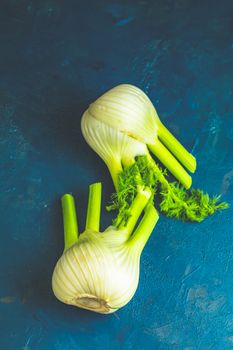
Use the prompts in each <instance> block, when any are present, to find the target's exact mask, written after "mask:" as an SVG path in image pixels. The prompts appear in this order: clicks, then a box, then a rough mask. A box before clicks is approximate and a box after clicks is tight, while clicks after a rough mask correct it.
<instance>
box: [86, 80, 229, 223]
mask: <svg viewBox="0 0 233 350" xmlns="http://www.w3.org/2000/svg"><path fill="white" fill-rule="evenodd" d="M81 128H82V133H83V136H84V138H85V140H86V141H87V143H88V144H89V145H90V146H91V147H92V149H93V150H94V151H95V152H96V153H97V154H98V155H99V156H100V157H101V158H102V159H103V160H104V162H105V163H106V165H107V167H108V169H109V171H110V174H111V177H112V179H113V182H114V185H115V188H116V193H115V194H114V195H113V196H112V202H111V204H110V205H109V206H108V209H109V210H114V209H117V210H118V211H119V215H118V216H117V218H116V219H115V221H114V224H115V225H116V226H117V227H118V225H120V224H122V223H124V222H125V221H126V220H127V215H126V208H127V207H128V208H129V206H130V203H132V201H133V199H134V198H135V196H136V195H137V192H138V189H139V188H143V187H144V186H146V187H149V188H150V190H151V192H152V197H151V200H153V197H155V196H156V198H157V200H158V201H159V202H160V204H159V206H160V210H161V211H162V212H163V213H164V214H166V215H167V216H170V217H174V218H177V219H182V220H190V221H198V222H200V221H202V220H203V219H204V218H206V217H207V216H209V215H211V214H213V213H214V212H215V211H216V210H221V209H225V208H227V207H228V205H227V204H226V203H218V200H219V197H213V198H210V197H209V196H208V194H204V193H203V192H202V191H201V190H196V189H192V190H191V191H190V192H187V191H185V189H189V188H190V186H191V184H192V179H191V176H190V175H189V174H188V173H187V171H186V170H185V169H184V167H183V166H185V167H186V168H187V169H188V170H189V171H191V172H194V171H195V169H196V160H195V158H194V157H193V156H192V155H191V154H190V153H189V152H188V151H187V150H186V149H185V148H184V147H183V146H182V145H181V144H180V143H179V142H178V141H177V140H176V139H175V137H174V136H173V135H172V134H171V133H170V132H169V131H168V130H167V129H166V127H165V126H164V125H163V124H162V122H161V121H160V119H159V117H158V115H157V112H156V110H155V108H154V106H153V105H152V103H151V101H150V100H149V98H148V97H147V96H146V95H145V94H144V92H143V91H141V90H140V89H138V88H137V87H135V86H133V85H129V84H123V85H119V86H116V87H115V88H113V89H111V90H109V91H107V92H106V93H105V94H103V95H102V96H101V97H99V98H98V99H97V100H96V101H95V102H93V103H92V104H91V105H90V106H89V108H88V109H87V110H86V111H85V113H84V114H83V116H82V120H81ZM150 152H152V153H153V154H154V155H155V156H156V157H157V158H158V159H159V160H160V161H161V163H163V164H164V166H165V170H162V169H161V168H160V167H159V166H158V164H157V163H156V162H155V161H154V159H153V158H152V156H151V154H150ZM181 164H183V166H182V165H181ZM166 169H168V170H169V171H170V172H171V174H173V176H174V177H175V178H176V179H177V180H178V181H179V182H180V184H179V183H177V182H170V181H169V180H168V178H167V176H166V175H167V173H166Z"/></svg>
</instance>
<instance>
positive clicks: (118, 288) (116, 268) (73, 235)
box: [52, 183, 158, 314]
mask: <svg viewBox="0 0 233 350" xmlns="http://www.w3.org/2000/svg"><path fill="white" fill-rule="evenodd" d="M150 196H151V192H150V190H149V189H147V188H144V189H139V191H138V193H137V195H136V197H135V198H134V200H133V202H132V204H131V206H130V208H129V213H130V215H129V216H128V219H127V221H126V223H125V225H120V226H119V227H118V228H116V227H114V226H109V227H108V228H107V229H106V230H105V231H103V232H99V225H100V208H101V184H100V183H96V184H93V185H91V186H90V190H89V200H88V210H87V219H86V228H85V231H84V232H83V233H82V234H81V235H79V234H78V225H77V218H76V211H75V203H74V198H73V197H72V196H71V195H70V194H65V195H64V196H63V197H62V208H63V220H64V238H65V239H64V240H65V249H64V252H63V254H62V256H61V258H60V259H59V260H58V262H57V264H56V266H55V269H54V272H53V276H52V288H53V292H54V294H55V296H56V297H57V298H58V299H59V300H60V301H62V302H64V303H66V304H70V305H74V306H77V307H80V308H84V309H88V310H91V311H95V312H98V313H103V314H108V313H112V312H114V311H116V310H117V309H119V308H121V307H122V306H124V305H125V304H127V303H128V302H129V300H130V299H131V298H132V297H133V295H134V293H135V291H136V289H137V285H138V279H139V261H140V255H141V252H142V250H143V248H144V246H145V244H146V242H147V240H148V239H149V237H150V234H151V232H152V231H153V228H154V226H155V224H156V222H157V220H158V213H157V211H156V209H155V208H154V207H153V205H151V204H148V202H149V199H150ZM143 210H145V213H144V214H143V217H142V219H141V220H140V222H139V224H137V222H138V219H139V217H140V215H141V213H142V211H143ZM135 226H136V229H135Z"/></svg>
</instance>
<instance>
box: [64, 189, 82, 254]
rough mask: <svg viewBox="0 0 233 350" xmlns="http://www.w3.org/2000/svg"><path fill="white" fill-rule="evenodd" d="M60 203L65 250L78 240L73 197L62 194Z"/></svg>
mask: <svg viewBox="0 0 233 350" xmlns="http://www.w3.org/2000/svg"><path fill="white" fill-rule="evenodd" d="M61 202H62V211H63V222H64V243H65V250H67V249H69V248H70V247H71V246H72V245H73V244H75V243H76V242H77V240H78V223H77V216H76V209H75V202H74V197H73V196H72V195H71V194H64V195H63V196H62V198H61Z"/></svg>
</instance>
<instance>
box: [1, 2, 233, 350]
mask: <svg viewBox="0 0 233 350" xmlns="http://www.w3.org/2000/svg"><path fill="white" fill-rule="evenodd" d="M232 12H233V5H232V1H231V0H229V1H227V0H222V1H215V0H210V1H208V0H205V1H192V0H179V1H178V0H173V1H171V0H158V1H138V0H135V1H133V0H131V1H129V0H128V1H123V0H122V1H117V0H116V1H107V0H106V1H102V0H99V1H93V2H92V1H90V0H88V1H75V0H73V1H69V0H67V1H58V0H45V1H42V0H39V1H36V0H30V1H29V0H28V1H26V0H22V1H16V0H7V1H3V0H2V1H1V2H0V45H1V46H0V47H1V54H0V154H1V159H0V167H1V169H0V206H1V211H0V222H1V244H0V276H1V283H0V348H1V349H5V350H17V349H19V350H47V349H48V350H72V349H75V350H89V349H90V350H91V349H96V350H103V349H104V350H110V349H112V350H115V349H119V348H121V349H127V350H128V349H141V350H150V349H156V350H170V349H180V350H207V349H211V350H222V349H223V350H228V349H229V350H230V349H232V348H233V298H232V290H233V278H232V269H233V238H232V236H233V231H232V227H233V219H232V209H229V210H227V211H224V212H223V213H219V214H217V215H215V216H213V217H211V218H209V219H208V220H206V221H205V222H204V223H202V224H184V223H180V222H175V221H174V220H169V219H165V218H164V217H161V219H160V221H159V223H158V225H157V227H156V230H155V231H154V233H153V235H152V237H151V238H150V241H149V243H148V244H147V246H146V248H145V250H144V252H143V255H142V259H141V276H140V285H139V288H138V291H137V293H136V295H135V297H134V299H133V300H132V302H131V303H130V304H128V305H127V306H126V307H125V308H124V309H122V310H120V311H118V312H117V313H116V314H115V315H111V316H101V315H97V314H93V313H89V312H86V311H82V310H78V309H75V308H73V307H69V306H66V305H63V304H61V303H59V302H58V301H57V300H56V299H55V298H54V296H53V294H52V292H51V287H50V279H51V273H52V270H53V267H54V264H55V262H56V260H57V259H58V257H59V256H60V254H61V252H62V244H63V237H62V218H61V210H60V201H59V198H60V196H61V195H62V194H63V193H64V192H72V193H74V194H75V196H77V204H78V218H79V225H80V226H82V225H83V223H84V216H85V210H86V202H87V191H88V184H89V183H91V182H94V181H97V180H99V181H103V184H104V196H105V202H106V201H107V198H108V195H109V193H110V191H111V190H112V184H111V181H110V178H109V175H108V172H107V169H106V168H105V166H104V164H103V163H102V162H101V160H100V159H99V158H98V157H97V156H96V155H95V154H94V153H93V152H92V151H91V150H90V149H89V148H88V146H87V145H86V144H85V142H84V140H83V138H82V135H81V132H80V117H81V115H82V112H83V111H84V109H85V108H86V107H87V105H88V104H89V103H90V101H92V100H93V99H95V98H96V97H97V96H99V95H100V94H101V93H102V92H104V91H105V90H107V89H109V88H110V87H112V86H114V85H117V84H119V83H124V82H127V83H133V84H136V85H137V86H139V87H141V88H142V89H143V90H144V91H146V92H147V93H148V94H149V96H150V98H151V99H152V101H153V103H154V104H155V106H156V108H157V110H158V112H159V115H160V117H161V119H162V120H163V121H164V123H165V124H166V125H167V127H169V128H170V130H172V132H173V133H174V134H175V135H176V136H177V137H179V139H180V140H182V142H183V144H184V145H185V146H186V147H187V148H188V149H190V150H192V152H193V153H194V154H195V156H196V157H197V160H198V170H197V172H196V174H195V175H194V185H195V186H196V187H201V188H202V189H205V190H207V191H209V192H210V193H211V194H215V193H223V194H224V199H225V200H228V201H229V202H231V203H232V179H233V98H232V97H233V96H232V95H233V81H232V75H233V36H232V34H233V19H232ZM102 222H103V227H104V226H105V225H107V224H108V223H109V222H110V217H109V216H108V215H107V214H106V213H104V214H103V220H102Z"/></svg>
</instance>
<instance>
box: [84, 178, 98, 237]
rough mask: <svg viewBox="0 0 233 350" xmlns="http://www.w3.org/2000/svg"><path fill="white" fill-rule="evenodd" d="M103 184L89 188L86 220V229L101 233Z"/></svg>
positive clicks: (96, 184) (95, 184)
mask: <svg viewBox="0 0 233 350" xmlns="http://www.w3.org/2000/svg"><path fill="white" fill-rule="evenodd" d="M101 197H102V184H101V182H97V183H94V184H92V185H90V186H89V198H88V208H87V218H86V229H90V230H93V231H97V232H98V231H99V227H100V212H101Z"/></svg>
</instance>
